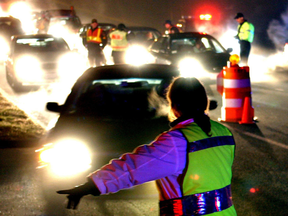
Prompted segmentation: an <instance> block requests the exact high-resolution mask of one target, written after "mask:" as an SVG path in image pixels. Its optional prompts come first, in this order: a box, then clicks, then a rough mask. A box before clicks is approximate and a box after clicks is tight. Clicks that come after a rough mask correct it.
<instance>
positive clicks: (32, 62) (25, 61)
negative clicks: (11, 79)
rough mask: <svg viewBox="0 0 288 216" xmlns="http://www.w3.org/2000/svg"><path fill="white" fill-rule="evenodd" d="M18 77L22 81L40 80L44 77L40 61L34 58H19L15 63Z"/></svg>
mask: <svg viewBox="0 0 288 216" xmlns="http://www.w3.org/2000/svg"><path fill="white" fill-rule="evenodd" d="M15 71H16V74H17V77H18V78H19V79H21V80H29V81H33V80H39V79H40V78H41V77H42V72H41V67H40V63H39V61H38V60H37V59H36V58H34V57H32V56H24V57H21V58H19V59H18V60H17V61H16V63H15Z"/></svg>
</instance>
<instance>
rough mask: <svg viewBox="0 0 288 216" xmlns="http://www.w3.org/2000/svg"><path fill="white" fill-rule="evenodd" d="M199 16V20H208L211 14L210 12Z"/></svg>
mask: <svg viewBox="0 0 288 216" xmlns="http://www.w3.org/2000/svg"><path fill="white" fill-rule="evenodd" d="M199 18H200V20H207V21H209V20H211V19H212V15H211V14H201V15H200V16H199Z"/></svg>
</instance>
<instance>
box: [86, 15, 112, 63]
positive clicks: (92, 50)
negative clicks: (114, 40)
mask: <svg viewBox="0 0 288 216" xmlns="http://www.w3.org/2000/svg"><path fill="white" fill-rule="evenodd" d="M106 43H107V36H106V33H105V31H104V30H103V29H101V28H99V27H98V22H97V20H96V19H92V21H91V26H90V27H89V28H88V30H87V32H86V47H87V49H88V59H89V64H90V67H95V66H101V65H104V64H105V62H106V61H105V57H104V54H103V51H102V50H103V48H104V47H105V45H106Z"/></svg>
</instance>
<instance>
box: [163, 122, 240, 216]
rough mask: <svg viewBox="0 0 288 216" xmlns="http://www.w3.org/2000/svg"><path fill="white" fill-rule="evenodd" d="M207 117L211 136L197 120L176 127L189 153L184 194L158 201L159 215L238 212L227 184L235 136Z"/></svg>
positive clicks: (232, 158) (229, 215)
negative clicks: (183, 138) (185, 141)
mask: <svg viewBox="0 0 288 216" xmlns="http://www.w3.org/2000/svg"><path fill="white" fill-rule="evenodd" d="M210 121H211V133H212V136H211V137H208V136H207V135H206V134H205V133H204V132H203V131H202V129H201V128H200V127H199V126H198V125H197V124H196V123H191V124H189V125H187V126H185V127H184V128H180V129H179V130H180V131H181V132H182V133H183V134H184V136H185V137H186V139H187V154H188V156H187V166H186V171H185V174H184V176H183V178H182V194H183V196H182V197H179V198H176V199H170V200H165V201H160V215H177V216H178V215H179V216H180V215H189V216H193V215H208V214H209V216H210V215H211V216H212V215H213V216H214V215H215V216H216V215H217V216H226V215H227V216H236V215H237V214H236V210H235V208H234V206H233V203H232V195H231V186H230V185H231V179H232V164H233V160H234V150H235V142H234V138H233V136H232V134H231V132H230V131H229V130H228V129H227V128H226V127H224V126H223V125H221V124H219V123H218V122H215V121H212V120H210Z"/></svg>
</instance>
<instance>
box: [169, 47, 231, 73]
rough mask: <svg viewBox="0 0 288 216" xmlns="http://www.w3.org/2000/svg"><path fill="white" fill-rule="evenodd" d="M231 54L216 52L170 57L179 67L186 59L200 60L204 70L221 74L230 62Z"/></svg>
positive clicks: (180, 54)
mask: <svg viewBox="0 0 288 216" xmlns="http://www.w3.org/2000/svg"><path fill="white" fill-rule="evenodd" d="M229 57H230V54H229V53H215V52H209V51H208V52H204V53H183V54H182V53H179V54H173V55H170V58H171V59H170V60H171V62H172V64H175V65H178V64H179V62H180V61H181V60H183V59H184V58H194V59H196V60H198V61H199V62H200V63H201V64H202V66H203V68H205V69H206V70H207V71H210V72H220V71H221V70H222V69H223V67H224V66H226V65H227V61H229Z"/></svg>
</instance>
